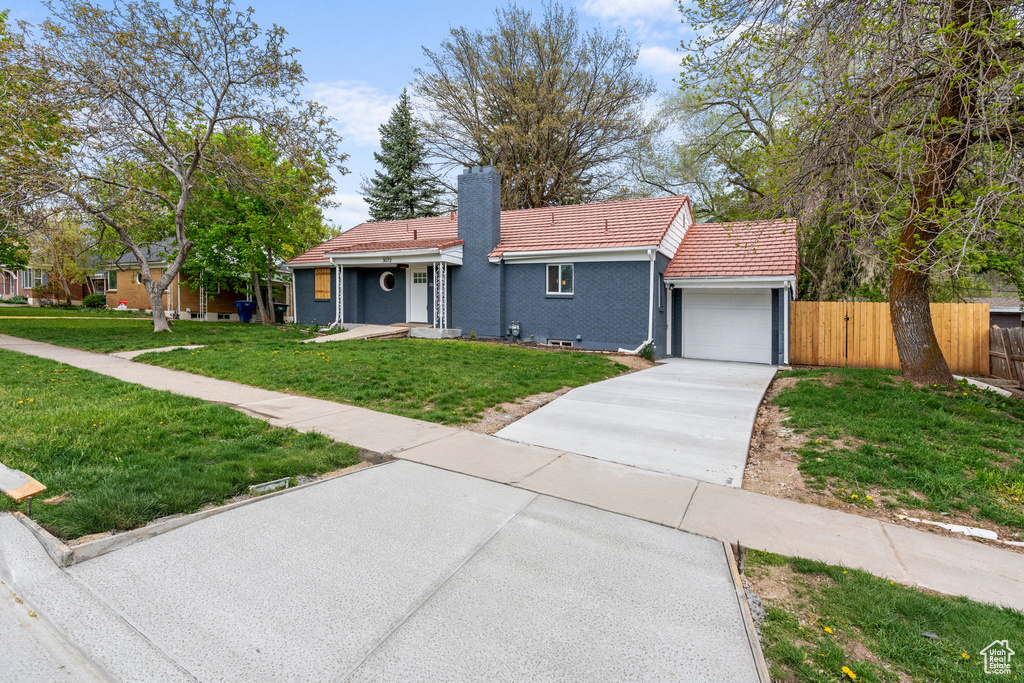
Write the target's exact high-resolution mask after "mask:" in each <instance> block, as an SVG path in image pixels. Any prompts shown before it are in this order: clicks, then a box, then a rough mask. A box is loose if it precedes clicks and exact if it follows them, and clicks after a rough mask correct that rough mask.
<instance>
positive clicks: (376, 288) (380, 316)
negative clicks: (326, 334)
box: [345, 268, 406, 325]
mask: <svg viewBox="0 0 1024 683" xmlns="http://www.w3.org/2000/svg"><path fill="white" fill-rule="evenodd" d="M345 270H350V269H348V268H346V269H345ZM351 270H352V271H354V272H355V273H356V275H357V277H358V285H357V288H358V290H357V291H358V295H357V296H358V301H359V307H358V309H357V311H358V315H359V319H358V320H348V321H346V322H358V323H369V324H370V325H391V324H392V323H401V322H405V278H406V275H405V270H404V269H399V268H352V269H351ZM387 272H390V273H392V274H393V275H394V276H395V288H394V289H392V290H391V291H390V292H386V291H384V290H383V289H381V286H380V278H381V275H383V274H384V273H387ZM346 303H347V301H346ZM345 317H346V318H347V317H348V315H347V311H346V316H345Z"/></svg>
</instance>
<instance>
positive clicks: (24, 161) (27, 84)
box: [0, 11, 76, 268]
mask: <svg viewBox="0 0 1024 683" xmlns="http://www.w3.org/2000/svg"><path fill="white" fill-rule="evenodd" d="M7 17H8V13H7V12H6V11H4V12H0V265H4V266H7V267H9V268H21V267H24V266H25V265H27V263H28V257H29V251H28V240H29V238H30V237H31V236H32V235H33V234H34V233H35V232H36V231H38V230H40V229H41V228H43V227H45V226H46V225H47V224H48V222H49V220H50V218H51V216H52V214H53V213H54V209H55V208H56V207H55V205H54V202H52V201H50V200H51V198H52V196H53V193H54V191H55V190H56V187H57V184H56V183H55V182H54V179H53V178H52V177H51V176H49V175H47V174H45V173H38V172H37V169H39V168H41V167H44V168H45V167H48V166H51V165H52V164H53V163H54V162H55V161H57V160H60V159H61V158H62V157H63V156H64V155H65V154H66V152H67V151H68V149H69V147H70V145H72V144H73V143H74V142H75V139H76V136H75V135H74V131H73V130H72V129H71V128H70V127H69V126H68V125H67V124H66V119H67V117H68V116H69V112H70V111H71V108H70V107H69V106H68V103H65V102H62V101H61V100H60V99H59V98H58V97H56V89H55V87H54V82H53V80H52V79H51V78H50V76H49V74H48V73H47V72H46V70H45V69H42V68H40V67H39V65H37V64H32V63H31V62H30V60H28V59H26V50H27V45H28V43H27V40H26V36H25V34H24V32H23V30H21V28H20V27H16V26H12V25H11V24H10V23H9V22H8V19H7Z"/></svg>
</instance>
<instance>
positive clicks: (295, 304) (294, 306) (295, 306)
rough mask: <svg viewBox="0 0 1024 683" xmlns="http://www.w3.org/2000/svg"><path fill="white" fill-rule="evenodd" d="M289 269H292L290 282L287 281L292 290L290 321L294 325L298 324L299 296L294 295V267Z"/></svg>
mask: <svg viewBox="0 0 1024 683" xmlns="http://www.w3.org/2000/svg"><path fill="white" fill-rule="evenodd" d="M290 270H291V271H292V281H291V283H289V287H290V288H291V290H292V322H293V323H295V324H296V325H298V324H299V311H298V305H299V297H298V296H296V295H295V269H294V268H291V269H290Z"/></svg>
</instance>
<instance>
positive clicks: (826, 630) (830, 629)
mask: <svg viewBox="0 0 1024 683" xmlns="http://www.w3.org/2000/svg"><path fill="white" fill-rule="evenodd" d="M823 630H824V631H825V633H828V634H832V633H835V631H833V630H832V628H831V627H830V626H826V627H825V628H824V629H823Z"/></svg>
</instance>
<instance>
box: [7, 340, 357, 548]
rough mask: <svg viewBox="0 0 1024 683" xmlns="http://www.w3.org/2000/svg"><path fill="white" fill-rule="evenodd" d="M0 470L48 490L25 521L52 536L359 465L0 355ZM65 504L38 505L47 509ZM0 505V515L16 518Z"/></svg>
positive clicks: (319, 441) (199, 404)
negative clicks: (25, 477)
mask: <svg viewBox="0 0 1024 683" xmlns="http://www.w3.org/2000/svg"><path fill="white" fill-rule="evenodd" d="M0 424H2V425H3V429H2V430H0V461H2V462H3V463H4V464H5V465H7V466H9V467H13V468H15V469H20V470H22V471H24V472H26V473H27V474H29V475H31V476H33V477H35V478H36V479H38V480H39V481H41V482H42V483H43V484H45V485H46V486H47V487H48V489H49V490H48V491H47V492H46V493H45V494H43V495H42V496H40V497H38V498H37V499H36V500H35V502H34V504H33V506H32V516H33V518H34V519H36V520H37V521H38V522H40V523H41V524H43V525H44V526H45V527H47V528H48V529H49V530H51V531H52V532H53V533H55V534H56V535H58V536H60V537H62V538H65V539H70V538H77V537H80V536H82V535H85V534H91V533H97V532H104V531H111V530H126V529H131V528H134V527H138V526H141V525H144V524H146V523H147V522H149V521H151V520H153V519H156V518H158V517H162V516H165V515H171V514H176V513H188V512H194V511H196V510H198V509H200V508H201V507H203V506H204V505H207V504H211V503H214V504H215V503H220V502H223V501H224V500H227V499H229V498H231V497H233V496H235V495H237V494H240V493H245V492H247V490H248V487H249V486H250V485H251V484H256V483H261V482H265V481H270V480H273V479H279V478H283V477H295V476H304V475H313V474H320V473H323V472H328V471H332V470H336V469H340V468H343V467H347V466H349V465H353V464H356V463H357V462H358V456H357V454H356V451H355V449H354V448H352V447H351V446H347V445H344V444H336V443H333V442H332V441H330V440H329V439H327V438H326V437H324V436H322V435H319V434H313V433H307V434H299V433H297V432H295V431H294V430H289V429H277V428H272V427H269V426H268V425H267V424H266V423H264V422H262V421H260V420H256V419H253V418H250V417H247V416H245V415H242V414H241V413H239V412H237V411H235V410H232V409H231V408H228V407H226V406H221V405H216V404H211V403H206V402H204V401H200V400H197V399H191V398H186V397H182V396H176V395H174V394H169V393H166V392H162V391H154V390H152V389H146V388H144V387H140V386H137V385H134V384H128V383H125V382H121V381H119V380H116V379H112V378H109V377H105V376H103V375H97V374H95V373H92V372H89V371H86V370H79V369H76V368H71V367H69V366H66V365H62V364H59V363H55V362H53V361H49V360H44V359H40V358H34V357H32V356H26V355H23V354H20V353H15V352H12V351H5V350H0ZM58 496H59V497H60V498H66V500H65V501H64V502H59V503H55V504H46V503H45V500H46V499H49V498H53V497H58ZM17 508H18V506H16V505H15V504H14V503H13V502H11V501H10V500H9V499H7V498H6V497H0V510H14V509H17Z"/></svg>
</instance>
